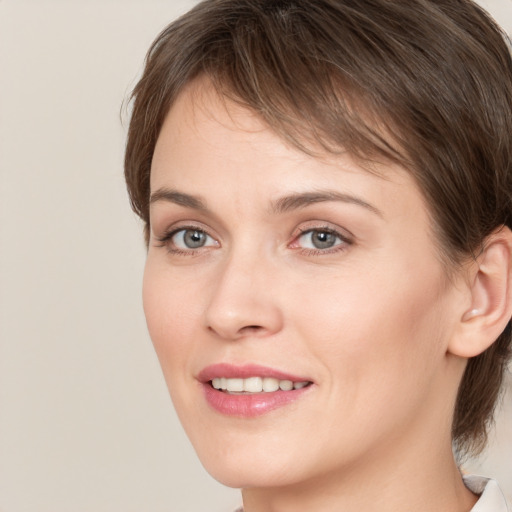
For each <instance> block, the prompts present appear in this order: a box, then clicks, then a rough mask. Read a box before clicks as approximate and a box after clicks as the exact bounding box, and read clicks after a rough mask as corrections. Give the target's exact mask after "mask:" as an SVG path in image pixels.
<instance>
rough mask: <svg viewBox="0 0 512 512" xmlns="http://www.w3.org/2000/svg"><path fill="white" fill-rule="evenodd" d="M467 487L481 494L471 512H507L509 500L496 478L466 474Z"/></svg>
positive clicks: (465, 482)
mask: <svg viewBox="0 0 512 512" xmlns="http://www.w3.org/2000/svg"><path fill="white" fill-rule="evenodd" d="M463 478H464V484H465V485H466V487H467V488H468V489H469V490H470V491H472V492H474V493H475V494H478V495H480V499H479V500H478V501H477V503H476V505H475V506H474V507H473V508H472V509H471V512H507V511H508V508H507V502H506V500H505V497H504V496H503V493H502V492H501V489H500V488H499V486H498V483H497V482H496V480H491V479H490V478H485V477H483V476H477V475H465V476H464V477H463Z"/></svg>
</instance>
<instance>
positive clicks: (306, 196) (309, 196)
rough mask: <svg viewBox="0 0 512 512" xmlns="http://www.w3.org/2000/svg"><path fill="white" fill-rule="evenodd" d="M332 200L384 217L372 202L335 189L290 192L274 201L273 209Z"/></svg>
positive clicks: (283, 211) (287, 209)
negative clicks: (353, 205)
mask: <svg viewBox="0 0 512 512" xmlns="http://www.w3.org/2000/svg"><path fill="white" fill-rule="evenodd" d="M330 201H335V202H342V203H349V204H355V205H357V206H361V207H363V208H365V209H367V210H369V211H370V212H372V213H375V214H376V215H378V216H379V217H383V215H382V212H381V211H380V210H379V209H378V208H376V207H375V206H373V205H371V204H370V203H367V202H366V201H364V200H363V199H361V198H359V197H357V196H353V195H351V194H345V193H342V192H337V191H335V190H325V191H323V190H321V191H317V192H304V193H302V192H299V193H297V194H290V195H288V196H284V197H281V198H279V199H278V200H277V201H275V202H274V203H272V206H271V211H272V212H274V213H286V212H289V211H292V210H298V209H301V208H305V207H307V206H310V205H312V204H316V203H325V202H330Z"/></svg>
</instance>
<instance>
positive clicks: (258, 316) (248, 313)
mask: <svg viewBox="0 0 512 512" xmlns="http://www.w3.org/2000/svg"><path fill="white" fill-rule="evenodd" d="M275 280H276V269H275V268H272V265H271V264H270V263H269V262H267V263H265V261H264V260H263V258H251V259H250V261H248V258H239V259H238V258H236V257H235V256H232V257H231V258H230V259H229V261H226V262H224V263H223V268H222V269H221V270H220V271H219V272H218V274H217V275H216V278H215V282H214V285H213V291H212V295H211V299H210V302H209V304H208V306H207V309H206V315H205V317H206V325H207V328H208V330H209V331H211V332H213V333H214V334H215V335H217V336H218V337H221V338H223V339H226V340H237V339H240V338H243V337H246V336H255V337H266V336H271V335H272V334H275V333H277V332H279V331H280V330H281V328H282V326H283V315H282V310H281V307H280V306H279V304H278V298H277V296H276V294H275V293H273V286H272V285H273V283H274V282H275Z"/></svg>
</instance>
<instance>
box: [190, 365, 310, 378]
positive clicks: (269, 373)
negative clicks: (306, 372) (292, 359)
mask: <svg viewBox="0 0 512 512" xmlns="http://www.w3.org/2000/svg"><path fill="white" fill-rule="evenodd" d="M219 377H226V378H228V379H237V378H238V379H248V378H249V377H273V378H274V379H278V380H291V381H292V382H311V379H309V378H308V377H303V376H298V375H293V374H290V373H287V372H283V371H281V370H275V369H273V368H269V367H267V366H260V365H257V364H245V365H241V366H240V365H234V364H230V363H217V364H212V365H210V366H206V367H205V368H203V369H202V370H201V371H200V372H199V374H198V376H197V378H198V380H199V381H201V382H209V381H211V380H212V379H215V378H219Z"/></svg>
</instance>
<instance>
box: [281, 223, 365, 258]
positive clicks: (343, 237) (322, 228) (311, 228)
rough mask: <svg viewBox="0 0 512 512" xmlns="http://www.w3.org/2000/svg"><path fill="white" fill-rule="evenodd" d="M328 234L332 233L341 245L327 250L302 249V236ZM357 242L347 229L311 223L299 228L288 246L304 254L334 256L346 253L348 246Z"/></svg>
mask: <svg viewBox="0 0 512 512" xmlns="http://www.w3.org/2000/svg"><path fill="white" fill-rule="evenodd" d="M315 231H317V232H327V233H331V234H333V235H334V236H336V237H337V238H339V239H340V241H341V242H340V243H337V244H335V245H333V246H332V247H329V248H326V249H311V248H307V247H301V246H300V245H299V240H300V238H301V237H302V236H304V235H305V234H308V233H312V232H315ZM354 242H355V237H354V235H353V234H352V233H351V232H350V231H348V230H347V229H345V228H341V227H340V226H335V225H333V224H331V223H328V222H321V221H311V222H308V223H306V224H305V225H301V226H299V227H298V228H297V229H296V231H295V232H294V234H293V237H292V241H291V243H290V244H289V245H288V247H289V248H291V249H293V250H297V251H300V252H302V253H303V254H306V255H310V256H314V255H327V254H333V253H336V252H340V251H345V250H346V249H347V247H348V246H351V245H353V244H354Z"/></svg>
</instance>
